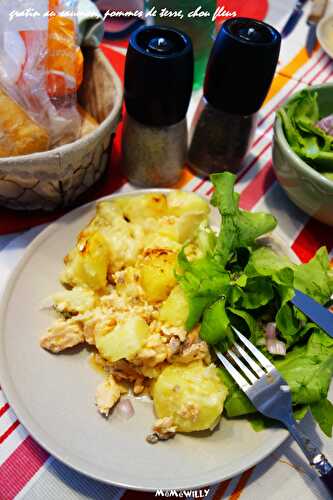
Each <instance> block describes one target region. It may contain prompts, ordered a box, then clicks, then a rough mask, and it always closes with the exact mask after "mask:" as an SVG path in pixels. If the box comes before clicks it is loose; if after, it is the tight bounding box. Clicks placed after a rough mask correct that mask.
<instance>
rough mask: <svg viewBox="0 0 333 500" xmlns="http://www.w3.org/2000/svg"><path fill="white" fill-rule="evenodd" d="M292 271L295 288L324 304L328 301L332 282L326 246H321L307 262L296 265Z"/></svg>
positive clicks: (331, 291)
mask: <svg viewBox="0 0 333 500" xmlns="http://www.w3.org/2000/svg"><path fill="white" fill-rule="evenodd" d="M294 273H295V281H294V285H295V288H297V289H298V290H300V291H301V292H303V293H306V294H307V295H309V296H310V297H312V298H313V299H315V300H317V301H318V302H320V303H321V304H326V303H327V302H328V301H329V299H330V297H331V295H332V293H333V283H332V279H331V276H330V270H329V258H328V253H327V248H326V247H321V248H320V249H319V250H318V251H317V253H316V255H315V256H314V257H313V259H311V260H310V261H309V262H308V263H307V264H301V265H299V266H296V267H295V270H294Z"/></svg>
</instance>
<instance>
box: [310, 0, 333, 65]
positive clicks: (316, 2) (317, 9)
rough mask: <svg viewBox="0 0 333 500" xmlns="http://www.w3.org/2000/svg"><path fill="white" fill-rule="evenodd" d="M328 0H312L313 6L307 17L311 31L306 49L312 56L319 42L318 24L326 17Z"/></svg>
mask: <svg viewBox="0 0 333 500" xmlns="http://www.w3.org/2000/svg"><path fill="white" fill-rule="evenodd" d="M327 3H328V0H312V7H311V12H310V14H309V17H308V19H307V21H306V22H307V25H308V26H309V32H308V36H307V39H306V51H307V53H308V56H309V57H311V56H312V54H313V50H314V48H315V46H316V43H317V34H316V31H317V24H318V23H319V21H320V20H321V18H322V17H324V15H325V12H326V8H327Z"/></svg>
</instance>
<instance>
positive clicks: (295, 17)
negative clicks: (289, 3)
mask: <svg viewBox="0 0 333 500" xmlns="http://www.w3.org/2000/svg"><path fill="white" fill-rule="evenodd" d="M307 1H308V0H298V2H297V3H296V5H295V7H294V9H293V11H292V13H291V14H290V16H289V18H288V20H287V22H286V24H285V25H284V27H283V28H282V31H281V36H282V38H286V37H287V36H288V35H290V33H291V32H292V31H293V30H294V29H295V28H296V26H297V24H298V21H299V20H300V19H301V17H302V15H303V7H304V5H305V4H306V2H307Z"/></svg>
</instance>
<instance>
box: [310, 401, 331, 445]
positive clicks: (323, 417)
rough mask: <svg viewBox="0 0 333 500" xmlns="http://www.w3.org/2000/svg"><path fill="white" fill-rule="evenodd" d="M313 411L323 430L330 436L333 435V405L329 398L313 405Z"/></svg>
mask: <svg viewBox="0 0 333 500" xmlns="http://www.w3.org/2000/svg"><path fill="white" fill-rule="evenodd" d="M311 413H312V415H313V417H314V419H315V420H316V422H318V424H319V426H320V428H321V430H322V431H323V433H324V434H326V436H328V437H332V428H333V405H332V403H331V402H330V401H329V400H328V399H322V400H321V401H319V402H318V403H315V404H312V405H311Z"/></svg>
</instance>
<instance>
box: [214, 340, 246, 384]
mask: <svg viewBox="0 0 333 500" xmlns="http://www.w3.org/2000/svg"><path fill="white" fill-rule="evenodd" d="M215 352H216V355H217V357H218V358H219V360H220V361H221V363H222V364H223V366H224V368H225V369H226V370H227V371H228V372H229V373H230V375H231V376H232V378H233V379H234V380H235V382H236V383H237V384H238V385H239V387H240V388H241V389H242V390H243V391H245V392H246V391H247V390H248V389H250V387H251V385H250V384H249V383H248V382H247V380H245V378H244V377H243V376H242V375H241V374H240V373H239V372H238V371H237V370H236V368H234V367H233V366H232V364H231V363H230V361H228V360H227V358H226V357H225V356H223V354H222V353H221V352H220V351H218V350H217V349H215Z"/></svg>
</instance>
